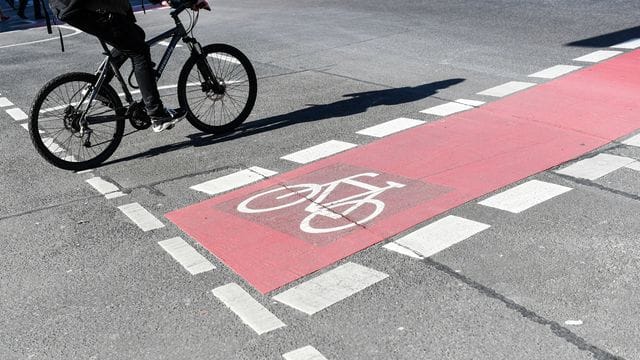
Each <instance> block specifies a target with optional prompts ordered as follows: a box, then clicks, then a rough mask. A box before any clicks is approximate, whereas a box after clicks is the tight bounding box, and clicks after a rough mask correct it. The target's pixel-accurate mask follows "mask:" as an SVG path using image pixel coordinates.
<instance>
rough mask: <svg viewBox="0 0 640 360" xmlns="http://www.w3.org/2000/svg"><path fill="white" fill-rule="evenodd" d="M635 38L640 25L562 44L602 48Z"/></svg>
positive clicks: (639, 32) (639, 35)
mask: <svg viewBox="0 0 640 360" xmlns="http://www.w3.org/2000/svg"><path fill="white" fill-rule="evenodd" d="M637 38H640V26H636V27H632V28H628V29H623V30H620V31H615V32H611V33H608V34H602V35H598V36H594V37H591V38H588V39H582V40H577V41H573V42H570V43H568V44H564V46H575V47H590V48H604V47H610V46H614V45H618V44H620V43H623V42H625V41H629V40H633V39H637Z"/></svg>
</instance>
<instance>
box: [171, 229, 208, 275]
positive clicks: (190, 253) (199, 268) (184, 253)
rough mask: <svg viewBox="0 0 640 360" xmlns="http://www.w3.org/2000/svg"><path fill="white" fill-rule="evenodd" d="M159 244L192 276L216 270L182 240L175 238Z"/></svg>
mask: <svg viewBox="0 0 640 360" xmlns="http://www.w3.org/2000/svg"><path fill="white" fill-rule="evenodd" d="M158 244H159V245H160V246H161V247H162V248H163V249H164V250H165V251H166V252H168V253H169V255H171V256H172V257H173V258H174V259H175V260H176V261H177V262H178V263H180V265H182V267H184V268H185V269H186V270H187V271H188V272H189V273H191V275H197V274H200V273H203V272H207V271H211V270H213V269H215V268H216V267H215V266H213V264H212V263H211V262H210V261H209V260H207V259H206V258H205V257H204V256H202V255H201V254H200V253H199V252H197V251H196V249H194V248H193V247H191V246H190V245H189V244H187V242H186V241H184V240H183V239H182V238H179V237H175V238H172V239H168V240H163V241H160V242H158Z"/></svg>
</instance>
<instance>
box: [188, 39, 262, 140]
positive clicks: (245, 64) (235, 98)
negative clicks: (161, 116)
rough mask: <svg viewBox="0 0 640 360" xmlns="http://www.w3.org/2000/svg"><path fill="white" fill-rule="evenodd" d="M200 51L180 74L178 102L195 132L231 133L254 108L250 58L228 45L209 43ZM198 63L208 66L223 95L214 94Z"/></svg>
mask: <svg viewBox="0 0 640 360" xmlns="http://www.w3.org/2000/svg"><path fill="white" fill-rule="evenodd" d="M202 51H203V54H202V55H201V56H199V57H196V56H192V57H190V58H189V59H188V60H187V62H186V63H185V64H184V67H183V68H182V71H181V72H180V77H179V79H178V101H179V102H180V106H181V107H182V108H184V109H186V110H187V120H189V122H190V123H191V124H192V125H193V126H194V127H196V128H197V129H199V130H201V131H204V132H206V133H216V134H219V133H226V132H230V131H232V130H233V129H235V128H236V127H238V125H240V124H242V122H244V121H245V120H246V119H247V117H248V116H249V114H250V113H251V110H252V109H253V106H254V104H255V102H256V95H257V92H258V81H257V79H256V73H255V71H254V69H253V66H252V65H251V62H250V61H249V59H248V58H247V57H246V56H245V55H244V54H243V53H242V52H241V51H240V50H238V49H236V48H234V47H232V46H230V45H225V44H211V45H207V46H205V47H203V48H202ZM199 61H206V62H207V63H208V65H209V68H211V71H212V72H213V75H214V76H215V77H216V79H217V80H218V82H220V84H221V85H222V87H223V89H224V91H223V92H218V93H216V92H214V91H213V90H212V89H211V88H210V86H209V85H208V84H207V83H206V80H205V77H204V76H203V75H202V74H201V72H200V68H202V66H198V62H199ZM201 65H202V64H201ZM205 66H206V65H205Z"/></svg>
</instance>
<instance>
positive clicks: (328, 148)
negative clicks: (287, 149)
mask: <svg viewBox="0 0 640 360" xmlns="http://www.w3.org/2000/svg"><path fill="white" fill-rule="evenodd" d="M356 146H357V145H356V144H351V143H348V142H343V141H338V140H330V141H327V142H326V143H322V144H320V145H316V146H312V147H310V148H307V149H304V150H301V151H298V152H295V153H293V154H289V155H286V156H283V157H282V159H284V160H289V161H293V162H296V163H298V164H307V163H310V162H313V161H316V160H318V159H322V158H325V157H327V156H331V155H334V154H337V153H340V152H343V151H345V150H349V149H351V148H354V147H356Z"/></svg>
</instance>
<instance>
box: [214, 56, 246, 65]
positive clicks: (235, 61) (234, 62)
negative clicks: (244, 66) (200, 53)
mask: <svg viewBox="0 0 640 360" xmlns="http://www.w3.org/2000/svg"><path fill="white" fill-rule="evenodd" d="M209 56H210V57H212V58H216V59H219V60H222V61H227V62H230V63H233V64H240V61H238V59H236V58H234V57H232V56H228V55H222V54H209Z"/></svg>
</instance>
